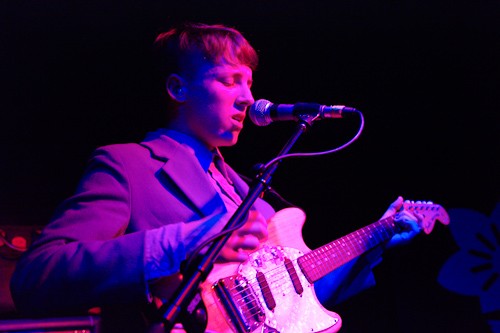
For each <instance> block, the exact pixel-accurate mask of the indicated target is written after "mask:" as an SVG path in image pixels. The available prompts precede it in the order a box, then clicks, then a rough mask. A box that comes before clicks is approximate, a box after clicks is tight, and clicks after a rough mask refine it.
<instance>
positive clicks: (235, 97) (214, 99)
mask: <svg viewBox="0 0 500 333" xmlns="http://www.w3.org/2000/svg"><path fill="white" fill-rule="evenodd" d="M195 64H196V65H197V66H196V67H195V68H197V70H195V71H194V72H193V73H192V75H189V76H188V78H187V80H186V81H187V85H186V88H187V90H186V91H187V94H186V100H185V102H184V111H183V112H185V114H183V115H182V116H181V117H183V120H184V122H185V124H184V125H185V126H186V131H187V132H188V133H187V134H190V135H192V136H194V137H196V138H198V139H199V140H201V141H202V142H204V143H205V144H207V146H208V147H209V148H214V147H222V146H232V145H234V144H236V142H237V141H238V135H239V134H240V132H241V130H242V128H243V120H244V119H245V115H246V109H247V108H248V107H249V106H250V105H252V104H253V103H254V98H253V96H252V92H251V91H250V88H251V86H252V70H251V69H250V68H249V67H248V66H245V65H229V64H226V63H223V64H218V65H213V64H210V63H208V62H206V61H204V60H202V59H199V60H198V61H196V62H195Z"/></svg>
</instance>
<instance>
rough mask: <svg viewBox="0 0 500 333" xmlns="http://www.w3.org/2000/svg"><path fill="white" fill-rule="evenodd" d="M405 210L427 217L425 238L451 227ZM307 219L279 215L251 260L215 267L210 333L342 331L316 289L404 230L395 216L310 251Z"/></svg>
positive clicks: (208, 288) (206, 292) (436, 215)
mask: <svg viewBox="0 0 500 333" xmlns="http://www.w3.org/2000/svg"><path fill="white" fill-rule="evenodd" d="M404 208H405V209H406V210H408V211H410V212H411V211H414V212H417V213H419V214H420V215H421V216H422V217H423V219H422V221H421V225H420V227H421V228H422V230H423V231H424V232H425V233H426V234H429V233H430V232H431V231H432V229H433V228H434V224H435V221H436V220H437V221H439V222H441V223H443V224H448V223H449V217H448V214H447V212H446V211H445V210H444V209H443V208H442V207H441V206H439V205H436V204H431V203H420V202H418V203H408V202H407V203H404ZM305 219H306V215H305V213H304V212H303V211H302V210H300V209H298V208H285V209H283V210H280V211H279V212H277V213H276V214H275V215H274V216H273V217H272V219H271V221H270V222H269V226H268V228H269V239H268V241H267V242H266V243H265V244H264V245H263V246H262V248H261V249H259V250H258V251H256V252H253V253H252V254H251V255H250V258H249V260H247V261H246V262H244V263H242V264H238V263H228V264H216V265H215V266H214V268H213V270H212V271H211V273H210V274H209V275H208V277H207V279H206V281H205V282H204V283H203V284H202V286H201V293H200V295H201V300H200V301H201V302H200V303H203V304H204V307H205V308H206V319H207V320H206V328H204V330H205V331H206V332H220V333H257V332H263V333H270V332H273V333H278V332H279V333H307V332H312V333H314V332H328V333H333V332H337V331H338V330H339V329H340V327H341V326H342V320H341V318H340V316H339V315H338V314H337V313H335V312H332V311H329V310H327V309H325V308H324V307H323V306H322V305H321V304H320V302H319V301H318V299H317V298H316V294H315V292H314V288H313V283H314V282H316V281H318V280H319V279H321V278H322V277H324V276H325V275H327V274H329V273H331V272H332V271H333V270H335V269H337V268H338V267H340V266H342V265H343V264H345V263H347V262H349V261H350V260H352V259H354V258H356V257H358V256H359V255H361V254H362V253H364V252H366V251H367V250H369V249H371V248H373V247H375V246H376V245H378V244H380V243H382V242H385V241H387V240H389V239H390V238H391V237H392V236H393V235H394V234H396V233H397V232H398V231H399V226H398V225H397V224H396V223H395V222H394V220H395V216H394V215H393V216H390V217H387V218H384V219H382V220H379V221H377V222H375V223H373V224H370V225H368V226H366V227H363V228H361V229H359V230H357V231H354V232H352V233H350V234H348V235H346V236H344V237H342V238H339V239H337V240H335V241H333V242H331V243H329V244H326V245H324V246H322V247H320V248H318V249H316V250H310V249H309V248H308V247H307V246H306V244H305V243H304V241H303V240H302V227H303V225H304V222H305ZM184 326H187V325H184ZM184 328H185V329H186V330H187V331H189V330H188V329H187V327H184Z"/></svg>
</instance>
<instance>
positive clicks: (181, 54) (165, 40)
mask: <svg viewBox="0 0 500 333" xmlns="http://www.w3.org/2000/svg"><path fill="white" fill-rule="evenodd" d="M154 48H155V56H156V58H157V59H156V61H157V64H158V66H159V70H160V75H161V76H162V77H163V78H166V77H168V76H169V75H170V74H172V73H179V72H180V71H182V70H183V69H186V68H184V66H186V65H187V64H189V60H190V59H191V58H192V56H194V55H200V56H202V57H203V58H204V59H206V60H208V61H210V62H212V63H213V64H215V65H218V64H221V63H223V62H226V63H228V64H231V65H246V66H248V67H250V68H251V69H252V70H255V69H256V68H257V64H258V56H257V52H256V51H255V50H254V48H253V47H252V46H251V45H250V43H249V42H248V41H247V40H246V39H245V37H243V35H242V34H241V33H240V32H239V31H238V30H236V29H233V28H230V27H227V26H224V25H221V24H215V25H207V24H203V23H192V22H188V23H183V24H182V25H180V26H178V27H175V28H172V29H170V30H169V31H167V32H164V33H161V34H160V35H158V37H157V38H156V40H155V42H154Z"/></svg>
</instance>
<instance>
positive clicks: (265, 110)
mask: <svg viewBox="0 0 500 333" xmlns="http://www.w3.org/2000/svg"><path fill="white" fill-rule="evenodd" d="M271 105H272V103H271V102H270V101H268V100H266V99H259V100H258V101H256V102H255V103H253V104H252V106H251V107H250V111H249V114H248V115H249V116H250V120H251V121H252V122H253V123H254V124H255V125H257V126H267V125H269V124H270V123H271V122H272V121H273V120H272V119H271V115H270V112H269V107H270V106H271Z"/></svg>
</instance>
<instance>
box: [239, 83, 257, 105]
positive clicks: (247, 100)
mask: <svg viewBox="0 0 500 333" xmlns="http://www.w3.org/2000/svg"><path fill="white" fill-rule="evenodd" d="M238 102H239V104H241V105H243V106H250V105H252V104H253V103H254V102H255V99H254V98H253V94H252V90H251V89H250V87H248V86H242V88H241V95H240V98H239V101H238Z"/></svg>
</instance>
